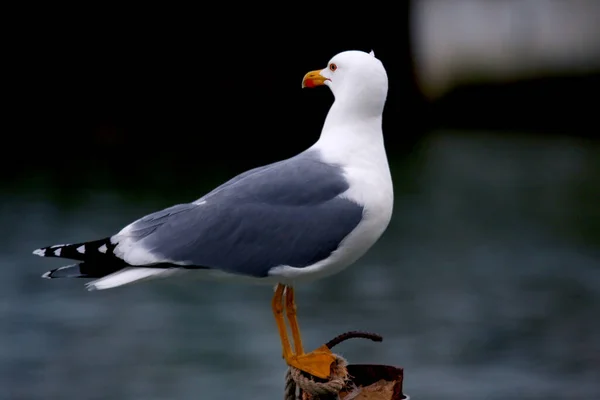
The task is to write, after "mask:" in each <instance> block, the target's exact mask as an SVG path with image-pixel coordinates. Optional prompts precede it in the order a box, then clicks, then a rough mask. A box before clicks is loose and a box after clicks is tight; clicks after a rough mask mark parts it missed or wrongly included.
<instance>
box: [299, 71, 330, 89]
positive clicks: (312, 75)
mask: <svg viewBox="0 0 600 400" xmlns="http://www.w3.org/2000/svg"><path fill="white" fill-rule="evenodd" d="M326 80H328V79H327V78H325V77H324V76H323V75H321V70H320V69H318V70H316V71H310V72H309V73H307V74H306V75H304V78H303V79H302V88H305V87H307V88H314V87H315V86H322V85H324V84H325V81H326Z"/></svg>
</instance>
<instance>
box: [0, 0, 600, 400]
mask: <svg viewBox="0 0 600 400" xmlns="http://www.w3.org/2000/svg"><path fill="white" fill-rule="evenodd" d="M450 3H452V4H451V5H450ZM566 3H567V2H560V1H536V0H523V1H494V2H488V1H480V0H448V1H436V0H422V1H419V0H415V1H412V2H406V6H405V7H406V8H405V9H403V11H402V13H404V14H400V15H401V16H402V18H405V20H403V21H404V22H403V23H399V24H396V25H391V26H392V28H389V29H394V30H395V31H394V33H399V34H398V35H392V34H391V32H388V31H386V30H383V29H384V28H382V27H383V26H387V25H384V24H379V23H377V21H378V20H377V18H375V16H373V18H372V20H373V24H374V25H377V27H378V29H379V30H378V31H376V32H377V34H373V35H372V36H368V37H366V38H361V39H357V38H356V37H353V38H352V39H344V40H342V39H341V38H338V37H337V36H336V35H335V34H334V33H335V32H341V31H336V30H335V29H333V27H332V25H330V24H331V23H332V20H331V19H323V21H313V23H314V24H315V25H311V26H312V28H313V29H314V30H315V32H317V31H318V32H321V36H320V37H322V38H324V37H325V36H323V35H324V34H323V32H326V33H328V34H330V36H328V37H329V38H330V39H331V40H323V41H321V43H320V44H319V46H316V45H314V44H315V43H316V42H314V41H311V42H310V43H311V44H313V45H314V46H313V48H312V49H310V50H309V49H307V46H306V40H307V39H306V36H304V37H303V38H304V39H303V40H304V41H303V42H301V43H298V42H294V41H293V39H292V38H291V37H292V36H290V38H289V41H286V42H285V43H284V44H283V45H281V44H275V43H274V42H269V41H268V40H271V41H272V40H273V39H267V35H263V34H259V33H256V32H255V31H253V30H251V29H250V30H248V31H246V33H245V34H244V35H238V36H235V38H234V39H227V37H228V36H222V37H221V39H219V40H222V42H219V46H216V48H211V49H206V48H205V49H203V50H202V52H199V53H201V54H202V55H206V54H207V53H209V54H210V55H212V56H214V57H215V58H216V59H217V60H219V63H217V64H215V63H212V62H210V63H205V62H197V61H193V58H194V57H199V54H196V53H195V50H190V49H196V46H197V43H196V41H197V39H198V37H202V38H205V37H210V38H213V40H217V39H215V38H216V37H218V36H219V35H217V34H215V33H214V32H211V34H210V35H209V36H202V35H201V33H198V32H195V31H194V29H195V28H194V27H195V26H197V21H193V23H192V22H189V21H182V20H181V19H182V18H184V14H185V12H183V11H181V10H180V11H173V13H174V14H175V15H176V18H175V19H174V21H175V22H173V21H171V22H170V25H164V26H167V27H169V29H172V31H173V32H174V33H171V36H168V35H167V36H166V37H167V38H168V39H169V40H167V41H166V42H161V41H160V40H153V38H154V37H162V36H161V35H163V33H165V31H166V30H169V29H166V28H165V31H163V30H161V29H163V28H164V26H163V25H160V24H158V25H157V24H154V23H150V22H146V23H147V24H148V25H147V26H146V25H144V27H143V28H144V29H143V30H142V31H143V32H144V34H143V35H141V36H136V35H137V34H134V33H132V32H138V30H136V27H137V26H138V25H135V24H136V23H137V24H140V25H139V26H142V25H141V24H142V22H139V21H142V20H143V21H150V20H148V19H144V18H140V19H139V21H138V19H136V18H133V17H130V18H129V19H125V20H126V21H127V22H128V24H123V26H126V27H127V28H121V30H117V31H115V30H109V31H110V32H112V34H110V35H109V33H108V32H109V31H107V30H106V29H105V26H104V24H105V22H106V21H109V20H111V19H110V18H108V17H107V19H101V18H100V17H98V21H100V22H98V25H97V26H96V27H103V29H92V28H90V31H89V32H87V35H83V34H75V31H69V30H68V29H66V28H65V29H66V32H67V33H66V36H65V37H67V38H68V39H69V40H68V41H66V42H65V41H62V40H54V37H55V36H56V37H58V34H57V33H55V32H57V31H60V30H61V29H63V27H64V26H67V25H60V24H58V25H57V24H50V25H47V27H48V29H46V30H44V29H42V27H43V26H46V25H37V28H36V29H38V30H37V31H35V32H43V34H41V33H40V34H39V35H38V36H36V38H35V40H32V41H30V44H32V46H29V45H28V46H25V45H23V46H21V47H22V48H23V49H27V52H26V53H28V54H33V56H31V57H40V58H39V59H38V58H36V60H33V61H36V62H31V63H28V68H33V67H32V66H39V65H43V66H44V68H46V69H45V71H46V73H45V74H39V73H37V71H34V72H35V73H30V72H31V70H30V69H23V70H22V71H21V72H22V73H23V75H14V76H21V77H26V78H27V79H21V80H16V81H17V83H18V85H17V86H19V90H18V91H15V92H14V93H15V95H14V97H12V99H13V101H12V102H11V104H10V106H8V107H15V106H16V108H22V110H21V111H19V112H17V111H15V112H14V113H12V116H13V117H15V120H16V123H15V125H14V127H13V128H6V129H5V133H6V135H7V136H6V137H7V138H9V139H10V140H13V141H14V143H15V144H14V145H12V147H5V151H4V156H3V157H2V158H1V159H0V173H1V176H0V177H1V179H0V232H2V240H0V266H1V268H2V273H3V274H2V279H1V280H0V321H1V325H0V343H2V345H1V346H0V399H2V400H4V399H7V400H9V399H10V400H21V399H23V400H25V399H44V400H46V399H60V400H64V399H78V400H83V399H85V400H88V399H90V400H96V399H98V400H100V399H122V400H134V399H135V400H154V399H157V400H158V399H161V400H162V399H199V398H200V399H215V400H220V399H236V398H248V399H279V398H282V396H283V383H284V380H283V379H284V373H285V369H286V368H285V365H284V362H283V360H282V359H281V351H280V343H279V338H278V335H277V331H276V328H275V324H274V321H273V316H272V314H271V309H270V300H271V296H272V290H271V288H270V287H268V286H246V285H241V284H239V283H224V282H217V283H214V282H205V281H201V280H196V279H185V278H173V279H168V280H156V281H149V282H143V283H139V284H136V285H130V286H125V287H121V288H116V289H114V290H108V291H99V292H87V291H86V290H85V289H84V287H83V284H84V281H83V280H56V281H47V280H43V279H40V275H41V274H42V273H44V272H45V271H47V270H49V269H51V268H54V267H57V266H61V265H63V264H64V262H62V261H61V260H54V259H40V258H37V257H35V256H33V255H32V254H31V251H32V250H33V249H35V248H38V247H40V246H44V245H50V244H55V243H69V242H76V241H81V240H87V239H94V238H97V237H104V236H107V235H110V234H112V233H114V232H115V231H117V230H119V229H120V228H121V227H122V226H124V225H125V224H127V223H129V222H131V221H132V220H134V219H136V218H138V217H141V216H143V215H144V214H146V213H149V212H151V211H155V210H157V209H160V208H163V207H167V206H169V205H172V204H174V203H177V202H185V201H190V200H194V199H196V198H199V197H200V196H201V195H202V194H204V193H205V192H206V191H208V190H210V189H212V188H213V187H214V186H216V185H218V184H219V183H220V182H222V181H223V180H225V179H227V178H230V177H231V176H233V175H234V174H236V173H239V172H241V171H243V170H244V169H247V168H251V167H254V166H256V165H260V164H262V163H265V162H269V161H274V160H276V159H280V158H282V157H286V156H288V155H291V154H293V153H296V152H298V151H300V150H301V149H303V148H305V147H306V146H307V145H310V144H311V143H312V142H313V141H314V140H316V137H317V135H318V131H319V129H320V126H321V124H322V119H323V117H324V115H325V113H326V111H327V109H328V107H329V105H330V103H331V97H330V95H329V93H327V92H326V91H311V92H310V93H307V92H301V93H300V92H299V88H298V87H299V80H300V78H301V76H302V75H303V74H304V73H305V72H306V71H307V70H310V69H315V68H318V67H319V66H321V65H324V63H325V62H326V61H327V59H329V57H331V56H332V55H333V54H335V52H337V51H340V50H346V49H347V48H357V47H360V48H361V49H363V50H369V48H371V47H374V48H375V51H376V55H378V56H379V57H380V58H381V59H382V60H384V63H386V65H387V66H388V71H389V73H390V98H389V102H388V108H387V110H386V114H385V117H384V120H385V121H386V122H385V129H386V130H385V134H386V145H387V149H388V153H389V158H390V163H391V168H392V174H393V179H394V183H395V194H396V200H395V209H394V217H393V220H392V222H391V224H390V227H389V229H388V230H387V231H386V233H385V235H384V236H383V237H382V239H381V240H380V242H379V243H378V244H377V245H376V246H375V247H374V248H373V249H372V251H371V252H369V253H368V255H367V256H365V257H364V259H362V260H361V261H360V262H358V263H357V264H356V265H354V266H353V267H351V268H349V269H348V270H346V271H344V272H343V273H341V274H339V275H336V276H335V277H331V278H329V279H325V280H323V281H319V282H316V283H314V284H311V285H305V286H300V287H298V289H297V303H298V312H299V321H300V325H301V329H302V332H303V335H304V341H305V346H306V347H308V348H313V347H317V346H319V345H321V344H322V343H324V342H326V341H328V340H329V339H331V338H332V337H334V336H336V335H338V334H340V333H342V332H345V331H349V330H366V331H373V332H376V333H379V334H381V335H383V337H384V341H383V343H371V342H367V341H360V340H355V341H351V342H346V343H343V344H342V345H340V346H339V347H338V348H336V351H338V352H340V353H341V354H342V355H344V356H345V357H347V358H348V359H349V361H350V362H351V363H380V364H391V365H396V366H401V367H404V369H405V381H404V391H405V393H407V394H409V395H410V396H411V398H413V399H423V400H448V399H456V400H459V399H461V400H466V399H468V400H471V399H472V400H479V399H490V400H496V399H503V400H504V399H507V398H518V399H524V400H525V399H528V400H533V399H536V400H537V399H540V400H541V399H576V400H594V399H598V398H600V381H599V380H598V377H599V376H600V375H599V373H598V372H599V369H600V322H599V318H598V316H599V315H600V207H599V204H600V140H599V138H598V136H599V135H598V134H599V133H600V128H599V125H598V117H597V100H595V98H596V97H597V93H598V90H600V85H598V82H599V81H600V80H598V78H599V77H600V74H599V72H600V63H599V61H600V57H598V56H599V53H598V52H599V49H600V28H599V27H600V25H598V24H597V22H596V21H597V18H595V17H594V16H595V15H600V13H599V12H600V9H599V7H598V5H599V4H600V3H598V2H596V1H595V0H592V1H587V0H577V1H572V2H569V6H566V5H565V4H566ZM386 10H387V9H381V10H379V12H378V13H379V14H377V15H380V16H381V15H383V14H386V13H387V12H389V10H388V11H386ZM163 11H164V10H161V11H160V13H158V14H161V15H162V12H163ZM117 14H118V13H117ZM119 15H120V14H119ZM136 15H137V14H136ZM191 15H195V14H193V13H192V14H191ZM28 18H29V14H28ZM44 18H45V17H44ZM115 18H116V17H115ZM281 19H282V20H285V18H283V16H282V17H281ZM48 20H49V21H50V20H51V19H48ZM52 21H54V20H52ZM77 21H79V22H80V23H81V25H85V24H88V23H90V20H89V19H85V18H83V17H82V16H80V17H79V19H78V20H77ZM111 21H112V20H111ZM136 21H138V22H136ZM254 22H256V21H254ZM254 22H253V23H254ZM270 23H274V22H272V21H271V20H270V19H269V21H267V22H265V24H267V25H266V26H271V25H268V24H270ZM165 24H166V22H165ZM59 25H60V26H59ZM350 25H351V26H353V27H355V25H352V24H350ZM185 26H187V27H188V28H185ZM231 26H233V25H231ZM253 26H255V25H253ZM182 27H184V28H182ZM190 27H191V28H190ZM113 28H114V27H113ZM177 29H184V30H185V29H189V30H190V32H191V33H193V34H190V35H185V34H181V32H180V31H177ZM273 29H274V28H273ZM386 29H387V28H386ZM92 31H93V33H91V32H92ZM192 31H194V32H192ZM348 31H352V29H349V30H348ZM396 31H397V32H396ZM25 32H26V31H25ZM285 32H288V34H289V35H291V33H290V32H296V31H294V29H293V28H292V27H289V29H288V30H287V31H285V30H284V31H281V32H280V33H281V35H282V36H284V37H285ZM344 32H345V31H344ZM365 32H366V30H361V34H365ZM186 33H189V32H186ZM313 33H314V32H313ZM167 34H168V33H167ZM111 35H112V36H111ZM185 37H189V39H187V40H188V41H187V42H186V41H184V40H185V39H184V38H185ZM78 38H79V39H80V40H81V42H77V40H78ZM258 39H261V40H262V41H261V40H258ZM336 40H337V41H336ZM65 43H66V44H65ZM257 43H262V44H264V46H258V45H257ZM373 43H375V44H373ZM204 44H205V43H204ZM36 46H37V47H36ZM363 47H364V48H363ZM32 49H33V50H32ZM232 49H235V50H236V51H238V52H240V51H241V52H248V53H252V54H253V56H252V57H250V58H248V57H241V56H240V55H239V53H236V52H234V51H232ZM209 50H210V51H212V52H213V53H210V51H209ZM214 52H216V54H215V53H214ZM40 55H45V58H44V57H41V56H40ZM263 57H264V58H263ZM15 59H18V58H15ZM215 65H217V67H215ZM275 67H277V68H275ZM288 67H289V70H287V68H288ZM215 68H218V69H219V71H220V72H221V75H220V76H225V77H226V79H223V80H219V79H216V75H215V74H214V71H215ZM240 70H243V71H240ZM274 71H276V77H275V76H274V75H273V74H274ZM7 76H11V75H10V74H7ZM9 81H10V80H9ZM31 82H33V83H31ZM248 82H250V84H251V85H255V86H252V88H248ZM256 87H259V88H260V90H259V89H257V88H256ZM236 88H239V89H236ZM19 99H21V100H23V99H26V100H23V102H21V103H20V102H19V101H21V100H19ZM207 99H210V100H211V103H210V104H209V105H206V104H205V102H206V100H207ZM275 100H276V101H275ZM267 105H268V107H267ZM270 107H273V108H270ZM232 110H235V111H236V112H237V114H236V117H235V118H233V117H231V116H230V114H229V113H230V112H232ZM7 114H11V113H10V112H7ZM265 116H270V117H272V118H273V119H274V120H273V121H272V123H271V124H265V123H264V121H265ZM285 121H294V124H293V126H291V127H289V125H288V129H289V130H288V131H282V130H281V128H280V126H279V124H280V123H282V122H285ZM6 126H8V125H6ZM215 126H216V127H218V128H214V127H215ZM255 126H259V127H261V129H262V130H261V129H258V128H249V127H255ZM68 262H69V261H68V260H66V263H68Z"/></svg>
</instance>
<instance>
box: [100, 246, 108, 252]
mask: <svg viewBox="0 0 600 400" xmlns="http://www.w3.org/2000/svg"><path fill="white" fill-rule="evenodd" d="M106 250H108V248H107V247H106V245H105V244H103V245H102V246H100V248H99V249H98V251H99V252H100V253H106Z"/></svg>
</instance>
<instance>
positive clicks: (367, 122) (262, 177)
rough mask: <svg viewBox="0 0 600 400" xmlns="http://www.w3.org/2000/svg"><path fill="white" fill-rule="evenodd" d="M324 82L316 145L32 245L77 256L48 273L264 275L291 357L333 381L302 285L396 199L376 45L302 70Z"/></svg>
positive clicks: (344, 262) (93, 285)
mask: <svg viewBox="0 0 600 400" xmlns="http://www.w3.org/2000/svg"><path fill="white" fill-rule="evenodd" d="M319 86H326V87H328V88H329V89H330V90H331V92H332V93H333V96H334V101H333V104H332V105H331V107H330V109H329V111H328V114H327V117H326V119H325V121H324V124H323V127H322V130H321V134H320V136H319V139H318V140H317V141H316V142H315V143H314V144H313V145H312V146H311V147H309V148H307V149H306V150H304V151H302V152H300V153H298V154H297V155H295V156H293V157H291V158H287V159H284V160H281V161H278V162H275V163H272V164H268V165H264V166H260V167H257V168H254V169H251V170H248V171H246V172H243V173H241V174H240V175H237V176H235V177H233V178H232V179H230V180H229V181H227V182H225V183H223V184H222V185H220V186H218V187H216V188H215V189H214V190H212V191H211V192H209V193H207V194H206V195H204V196H203V197H201V198H200V199H198V200H196V201H193V202H191V203H183V204H177V205H174V206H171V207H169V208H166V209H163V210H160V211H157V212H154V213H152V214H149V215H146V216H144V217H142V218H140V219H138V220H136V221H134V222H132V223H130V224H129V225H127V226H125V227H124V228H122V229H121V230H120V231H119V232H118V233H116V234H113V235H112V236H110V237H106V238H102V239H98V240H92V241H87V242H80V243H74V244H60V245H53V246H48V247H43V248H39V249H37V250H34V252H33V253H34V254H36V255H38V256H42V257H60V258H67V259H71V260H76V261H78V263H76V264H72V265H67V266H64V267H60V268H56V269H53V270H51V271H48V272H46V273H45V274H43V275H42V276H43V277H44V278H49V279H55V278H90V279H93V280H92V281H90V282H88V283H87V284H86V285H85V286H86V288H87V289H88V290H103V289H109V288H114V287H118V286H122V285H125V284H129V283H133V282H139V281H142V280H146V279H149V278H161V277H167V276H171V275H173V274H175V273H181V272H186V273H197V274H199V275H204V276H206V277H212V278H242V279H247V280H250V281H252V282H264V283H268V284H270V285H273V286H274V287H275V289H274V292H275V293H274V296H273V299H272V304H271V306H272V311H273V315H274V317H275V321H276V324H277V329H278V331H279V336H280V339H281V346H282V355H283V359H284V360H285V362H286V363H287V365H289V366H293V367H295V368H298V369H299V370H301V371H304V372H306V373H309V374H311V375H313V376H316V377H318V378H323V379H326V378H328V377H329V376H330V372H331V370H330V368H331V364H332V363H333V362H334V361H335V357H334V355H333V354H332V353H331V351H330V350H329V349H328V348H327V347H326V346H321V347H319V348H317V349H315V350H313V351H311V352H305V351H304V348H303V345H302V338H301V334H300V329H299V325H298V321H297V318H296V303H295V297H294V286H295V285H297V284H300V283H303V282H310V281H314V280H316V279H322V278H325V277H328V276H331V275H334V274H336V273H339V272H341V271H342V270H344V269H345V268H346V267H348V266H350V265H352V264H354V263H355V262H356V261H357V260H359V259H360V258H361V257H362V256H363V255H364V254H366V253H367V251H368V250H369V249H371V247H372V246H373V245H374V244H375V243H376V242H377V241H378V240H379V238H380V237H381V235H382V234H383V233H384V231H385V230H386V229H387V226H388V224H389V222H390V219H391V216H392V208H393V201H394V196H393V184H392V178H391V174H390V169H389V166H388V161H387V157H386V151H385V146H384V139H383V131H382V116H383V110H384V105H385V102H386V97H387V91H388V78H387V73H386V70H385V68H384V66H383V64H382V62H381V61H380V60H379V59H377V58H376V57H375V54H374V53H373V51H371V52H370V53H367V52H364V51H358V50H350V51H344V52H341V53H339V54H336V55H335V56H334V57H333V58H331V59H330V60H329V62H328V63H327V66H326V67H325V68H323V69H320V70H315V71H311V72H308V73H307V74H306V75H305V76H304V77H303V80H302V88H315V87H319ZM284 317H286V318H287V320H288V323H289V327H290V331H291V336H292V340H293V348H292V345H291V342H290V339H289V337H288V330H287V327H286V324H285V319H284Z"/></svg>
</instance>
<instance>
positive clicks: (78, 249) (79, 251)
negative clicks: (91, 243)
mask: <svg viewBox="0 0 600 400" xmlns="http://www.w3.org/2000/svg"><path fill="white" fill-rule="evenodd" d="M76 250H77V252H78V253H81V254H85V245H84V244H82V245H81V246H79V247H78V248H77V249H76Z"/></svg>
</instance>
